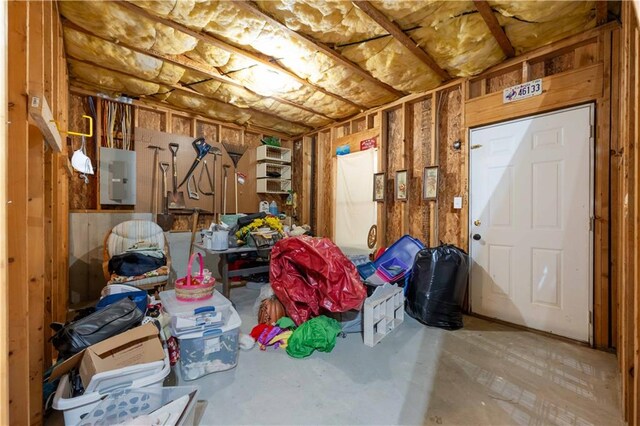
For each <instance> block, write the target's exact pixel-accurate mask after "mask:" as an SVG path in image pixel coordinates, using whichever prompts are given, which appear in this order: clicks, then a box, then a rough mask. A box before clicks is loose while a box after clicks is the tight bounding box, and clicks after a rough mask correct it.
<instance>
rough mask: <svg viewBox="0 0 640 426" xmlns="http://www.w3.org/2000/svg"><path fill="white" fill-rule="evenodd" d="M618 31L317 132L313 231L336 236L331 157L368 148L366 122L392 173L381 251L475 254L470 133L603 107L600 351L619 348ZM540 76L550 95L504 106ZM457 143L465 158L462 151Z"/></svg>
mask: <svg viewBox="0 0 640 426" xmlns="http://www.w3.org/2000/svg"><path fill="white" fill-rule="evenodd" d="M619 26H620V25H619V24H618V23H615V22H613V23H609V24H606V25H603V26H601V27H599V28H596V29H593V30H590V31H587V32H584V33H582V34H579V35H577V36H575V37H572V38H569V39H565V40H561V41H559V42H555V43H552V44H550V45H548V46H545V47H543V48H540V49H537V50H535V51H532V52H529V53H527V54H524V55H521V56H520V57H517V58H512V59H509V60H507V61H505V62H504V63H502V64H500V65H498V66H496V67H493V68H492V69H489V70H487V71H486V72H485V73H483V74H481V75H479V76H476V77H473V78H471V79H467V80H460V79H459V80H454V81H451V82H448V83H447V84H445V85H443V86H441V87H439V88H437V89H436V90H433V91H429V92H425V93H420V94H415V95H411V96H407V97H405V98H403V99H399V100H398V101H395V102H393V103H390V104H388V105H384V106H382V107H379V108H376V109H373V110H370V111H366V112H364V113H362V114H360V115H358V116H356V117H354V118H352V119H351V120H349V121H346V122H341V123H337V124H335V125H333V126H331V127H327V128H324V129H320V131H318V132H313V133H310V134H309V135H308V136H311V137H317V140H318V144H317V147H316V150H317V156H316V169H317V170H318V172H317V174H316V176H315V182H316V188H317V189H316V194H315V198H314V199H315V202H316V205H315V206H314V207H315V208H316V209H317V213H318V214H317V216H318V218H317V220H316V223H315V227H314V231H315V232H316V233H317V234H318V235H323V236H330V237H332V236H333V233H332V231H333V230H332V228H331V227H330V226H329V224H331V223H332V222H333V220H334V218H333V211H334V207H333V203H334V200H333V195H332V192H331V191H332V188H333V183H332V181H331V177H332V174H331V173H332V172H331V170H332V169H329V168H330V167H331V161H330V159H331V158H332V155H333V154H334V152H335V148H336V146H338V145H342V144H344V143H349V145H350V146H351V147H352V151H353V147H354V146H357V144H358V142H359V141H360V140H362V139H358V137H359V136H360V134H358V133H353V132H354V131H357V130H361V129H362V128H363V126H365V124H363V123H366V126H367V128H378V126H380V127H379V131H380V135H381V137H380V141H379V146H380V148H381V149H380V151H381V152H382V156H386V158H383V159H382V161H381V163H380V164H381V165H382V166H381V170H384V171H386V172H387V193H386V201H385V203H384V204H382V205H381V207H382V208H380V209H379V211H382V212H383V213H382V214H380V215H379V219H378V228H379V236H380V238H379V245H381V246H385V245H389V244H391V243H393V242H394V241H395V240H396V239H397V238H399V237H400V236H402V235H403V234H404V233H410V234H412V235H414V236H416V237H418V238H420V239H421V240H423V241H425V242H426V243H428V244H429V245H432V246H434V245H437V244H438V243H440V242H443V243H449V244H455V245H457V246H459V247H461V248H463V249H465V250H468V240H469V229H468V226H469V224H468V222H469V217H468V215H469V206H468V191H469V183H468V149H469V147H468V143H467V137H468V131H469V128H471V127H476V126H481V125H485V124H491V123H496V122H500V121H506V120H510V119H513V118H518V117H523V116H526V115H531V114H535V113H540V112H543V111H550V110H554V109H559V108H564V107H569V106H572V105H577V104H581V103H586V102H596V109H597V117H596V122H597V129H596V133H597V134H596V144H597V145H596V185H595V187H596V191H597V192H596V197H595V203H596V204H595V215H596V229H595V239H596V240H595V253H594V255H595V258H594V262H595V263H594V265H595V268H594V269H595V271H594V274H595V284H594V340H595V342H594V343H595V346H597V347H599V348H609V347H612V346H615V341H614V340H613V339H612V336H613V335H614V333H615V331H614V330H612V327H613V326H615V325H616V322H615V320H614V321H611V320H610V318H612V317H616V305H615V303H612V302H611V301H612V300H614V299H612V297H613V296H612V295H614V294H617V293H616V291H617V289H616V282H615V281H612V280H610V277H609V275H610V274H609V261H610V259H612V257H611V255H610V253H609V251H610V249H609V242H608V241H609V229H610V220H609V216H610V214H611V209H610V208H609V194H610V193H613V192H612V191H615V190H616V188H610V187H609V167H610V165H609V164H610V159H609V151H610V140H613V139H614V138H615V137H616V135H615V132H616V129H617V127H616V126H611V125H609V124H608V123H609V121H608V120H609V118H608V117H610V115H611V114H612V113H613V112H614V108H613V107H612V103H611V99H612V96H614V95H615V91H616V84H615V82H616V81H617V80H616V74H615V70H616V67H618V65H619V64H618V62H619V61H618V60H617V59H616V48H615V46H614V44H615V43H614V40H615V38H616V37H617V34H618V30H619ZM534 78H542V79H543V88H544V89H543V90H544V91H545V92H544V94H543V95H542V96H538V97H534V98H531V99H528V100H522V101H518V102H515V103H512V104H502V89H504V88H506V87H509V86H511V85H514V84H519V83H522V82H523V81H529V80H531V79H534ZM370 119H371V123H372V125H371V126H369V123H370ZM347 137H351V138H354V139H353V140H350V139H346V138H347ZM458 140H459V141H460V142H461V149H460V150H457V149H455V148H454V147H453V144H454V142H456V141H458ZM329 147H330V148H329ZM427 165H438V166H439V177H440V183H439V188H438V201H437V202H434V201H426V202H425V201H423V200H422V199H421V197H420V195H421V189H422V170H423V169H424V167H425V166H427ZM403 169H407V170H408V171H409V180H410V188H409V191H410V195H409V200H408V201H407V202H397V201H395V199H394V198H395V194H394V188H393V184H394V181H395V171H397V170H403ZM371 178H372V177H371ZM419 190H420V191H419ZM456 196H460V197H462V199H463V204H462V209H460V210H455V209H454V208H453V198H454V197H456ZM436 212H437V213H436ZM612 237H613V236H612Z"/></svg>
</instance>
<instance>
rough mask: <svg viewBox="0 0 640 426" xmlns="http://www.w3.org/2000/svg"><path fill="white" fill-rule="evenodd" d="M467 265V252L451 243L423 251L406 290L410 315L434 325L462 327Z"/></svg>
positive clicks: (418, 257)
mask: <svg viewBox="0 0 640 426" xmlns="http://www.w3.org/2000/svg"><path fill="white" fill-rule="evenodd" d="M468 265H469V257H468V256H467V254H466V253H465V252H464V251H463V250H461V249H459V248H457V247H455V246H452V245H441V246H439V247H435V248H425V249H422V250H420V251H419V252H418V254H417V255H416V258H415V261H414V264H413V270H412V273H411V278H410V279H409V284H408V286H407V289H406V298H407V299H406V303H405V311H406V312H407V314H409V315H410V316H412V317H413V318H415V319H417V320H418V321H420V322H421V323H423V324H426V325H429V326H432V327H440V328H444V329H447V330H457V329H459V328H462V303H463V300H464V295H465V290H466V286H467V277H468V274H469V268H468Z"/></svg>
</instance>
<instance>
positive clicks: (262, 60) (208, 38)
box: [118, 2, 367, 110]
mask: <svg viewBox="0 0 640 426" xmlns="http://www.w3.org/2000/svg"><path fill="white" fill-rule="evenodd" d="M118 5H119V6H122V7H123V8H125V9H127V10H129V11H131V12H133V13H135V14H137V15H139V16H142V17H144V18H147V19H149V20H150V21H152V22H156V23H158V24H162V25H166V26H168V27H171V28H173V29H174V30H178V31H180V32H183V33H185V34H187V35H190V36H191V37H194V38H195V39H198V40H201V41H204V42H205V43H209V44H211V45H212V46H215V47H218V48H220V49H223V50H226V51H227V52H230V53H235V54H236V55H240V56H243V57H245V58H247V59H250V60H252V61H254V62H256V63H258V64H260V65H263V66H265V67H267V68H269V69H271V70H273V71H275V72H277V73H279V74H283V75H286V76H288V77H290V78H292V79H293V80H295V81H297V82H298V83H300V84H302V85H305V86H307V87H310V88H312V89H313V90H316V91H318V92H322V93H324V94H325V95H328V96H331V97H333V98H335V99H338V100H340V101H342V102H345V103H348V104H349V105H352V106H354V107H356V108H358V109H361V110H365V109H367V107H366V106H365V105H360V104H357V103H355V102H353V101H351V100H349V99H347V98H343V97H342V96H340V95H338V94H335V93H331V92H329V91H328V90H326V89H324V88H323V87H320V86H317V85H315V84H312V83H310V82H308V81H307V80H305V79H303V78H301V77H300V76H298V75H297V74H295V73H294V72H292V71H289V70H288V69H286V68H283V67H282V66H280V65H278V64H277V63H275V62H272V61H273V59H272V58H269V57H266V56H263V55H258V54H255V53H251V52H249V51H247V50H244V49H241V48H239V47H236V46H232V45H230V44H229V43H226V42H224V41H222V40H220V39H218V38H216V37H214V36H212V35H210V34H206V33H204V32H201V31H195V30H192V29H191V28H189V27H187V26H185V25H182V24H179V23H177V22H174V21H172V20H170V19H166V18H162V17H160V16H156V15H154V14H152V13H150V12H148V11H146V10H145V9H143V8H141V7H139V6H136V5H135V4H133V3H129V2H118Z"/></svg>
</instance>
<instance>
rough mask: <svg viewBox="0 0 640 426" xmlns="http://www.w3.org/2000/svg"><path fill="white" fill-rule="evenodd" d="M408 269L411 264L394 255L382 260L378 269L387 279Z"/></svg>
mask: <svg viewBox="0 0 640 426" xmlns="http://www.w3.org/2000/svg"><path fill="white" fill-rule="evenodd" d="M409 269H411V266H409V265H407V264H406V263H404V262H403V261H402V260H400V259H398V258H395V257H394V258H391V259H389V260H387V261H386V262H382V263H381V264H380V267H379V268H378V271H380V272H382V273H383V275H384V276H385V277H386V278H387V279H390V280H392V279H394V278H395V277H397V276H399V275H403V274H405V273H406V272H407V271H408V270H409Z"/></svg>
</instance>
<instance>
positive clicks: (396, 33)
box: [352, 0, 451, 80]
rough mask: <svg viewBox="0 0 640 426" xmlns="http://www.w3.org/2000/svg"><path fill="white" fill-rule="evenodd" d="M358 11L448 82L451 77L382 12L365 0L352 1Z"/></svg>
mask: <svg viewBox="0 0 640 426" xmlns="http://www.w3.org/2000/svg"><path fill="white" fill-rule="evenodd" d="M352 3H353V4H354V5H356V6H357V7H358V8H359V9H360V10H362V11H363V12H364V13H365V14H367V16H369V17H370V18H371V19H373V20H374V21H375V22H376V23H377V24H378V25H380V26H381V27H382V28H384V29H385V30H386V31H387V32H388V33H389V34H391V36H392V37H393V38H395V39H396V40H398V41H399V42H400V44H402V45H403V46H404V47H405V48H406V49H407V50H409V51H410V52H411V53H412V54H413V55H415V56H416V57H417V58H418V59H420V60H421V61H422V62H424V63H425V64H426V65H427V66H428V67H429V68H431V69H432V70H433V71H434V72H435V73H436V74H438V75H439V76H440V77H441V78H442V79H443V80H450V79H451V76H450V75H449V73H447V72H446V71H445V70H443V69H442V68H441V67H440V65H438V64H437V63H436V61H435V60H434V59H433V58H432V57H431V55H429V54H428V53H427V52H425V51H424V50H422V49H421V48H420V47H419V46H418V45H417V44H416V42H415V41H413V40H412V39H411V37H409V36H408V35H406V34H405V33H404V31H402V28H400V27H399V26H398V25H397V24H394V23H393V22H391V21H390V20H389V18H387V17H386V16H385V15H384V14H383V13H382V12H380V11H379V10H378V9H376V8H375V6H373V5H372V4H371V3H369V2H368V1H366V0H354V1H352Z"/></svg>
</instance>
